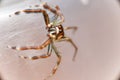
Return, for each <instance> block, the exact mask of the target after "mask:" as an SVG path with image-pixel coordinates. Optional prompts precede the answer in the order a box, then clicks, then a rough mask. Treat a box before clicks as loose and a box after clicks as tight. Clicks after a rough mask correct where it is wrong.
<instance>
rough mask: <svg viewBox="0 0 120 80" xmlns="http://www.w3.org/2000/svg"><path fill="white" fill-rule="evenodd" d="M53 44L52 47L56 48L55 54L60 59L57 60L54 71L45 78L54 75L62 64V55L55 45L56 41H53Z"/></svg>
mask: <svg viewBox="0 0 120 80" xmlns="http://www.w3.org/2000/svg"><path fill="white" fill-rule="evenodd" d="M51 46H52V49H53V50H54V52H55V54H56V55H57V58H58V60H57V63H56V65H55V66H54V68H53V70H52V72H51V73H50V75H49V76H47V77H46V78H45V79H44V80H47V79H48V78H50V77H52V76H53V75H54V74H55V73H56V71H57V69H58V67H59V65H60V62H61V55H60V54H59V52H58V50H57V48H56V47H55V45H54V43H51Z"/></svg>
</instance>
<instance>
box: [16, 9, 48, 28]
mask: <svg viewBox="0 0 120 80" xmlns="http://www.w3.org/2000/svg"><path fill="white" fill-rule="evenodd" d="M21 12H24V13H42V14H43V16H44V21H45V24H46V26H47V25H48V24H49V23H50V20H49V16H48V14H47V12H46V11H45V10H43V9H25V10H21V11H17V12H15V13H14V14H15V15H19V14H20V13H21Z"/></svg>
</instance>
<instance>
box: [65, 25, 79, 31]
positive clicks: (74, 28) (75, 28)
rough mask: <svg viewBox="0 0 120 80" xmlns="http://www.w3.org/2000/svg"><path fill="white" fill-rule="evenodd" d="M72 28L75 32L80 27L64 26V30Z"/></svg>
mask: <svg viewBox="0 0 120 80" xmlns="http://www.w3.org/2000/svg"><path fill="white" fill-rule="evenodd" d="M71 29H73V30H74V32H75V31H76V30H77V29H78V28H77V26H69V27H64V30H71Z"/></svg>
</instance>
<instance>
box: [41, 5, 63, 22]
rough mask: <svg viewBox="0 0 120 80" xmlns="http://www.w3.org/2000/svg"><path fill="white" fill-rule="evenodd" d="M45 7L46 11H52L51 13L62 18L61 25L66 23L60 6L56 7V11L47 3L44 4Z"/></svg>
mask: <svg viewBox="0 0 120 80" xmlns="http://www.w3.org/2000/svg"><path fill="white" fill-rule="evenodd" d="M43 7H44V8H45V9H47V10H49V11H51V12H52V13H54V14H55V15H58V16H60V18H61V20H60V22H59V23H60V24H61V23H62V22H64V16H63V14H62V13H61V11H60V8H59V6H56V7H55V9H54V8H52V7H51V6H49V5H48V4H47V3H44V4H43Z"/></svg>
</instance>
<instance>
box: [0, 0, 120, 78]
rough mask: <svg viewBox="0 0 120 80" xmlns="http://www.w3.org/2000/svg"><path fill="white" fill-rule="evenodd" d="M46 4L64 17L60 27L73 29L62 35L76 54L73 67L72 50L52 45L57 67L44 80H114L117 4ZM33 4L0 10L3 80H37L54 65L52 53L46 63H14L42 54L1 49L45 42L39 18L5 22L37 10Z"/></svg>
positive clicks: (63, 0) (118, 58) (106, 0)
mask: <svg viewBox="0 0 120 80" xmlns="http://www.w3.org/2000/svg"><path fill="white" fill-rule="evenodd" d="M14 1H15V0H13V2H14ZM46 1H48V2H49V3H51V4H53V5H56V4H57V5H59V6H60V7H61V10H62V12H63V14H64V16H65V23H64V24H63V25H64V26H74V25H75V26H78V27H79V29H78V31H77V32H76V33H75V34H72V31H66V34H67V35H68V36H70V37H72V39H73V40H74V41H75V43H76V44H77V46H78V48H79V51H78V55H77V57H76V61H75V62H72V56H73V53H74V49H73V47H72V46H71V45H70V44H69V43H58V44H57V47H58V48H59V50H60V52H61V55H62V63H61V65H60V67H59V69H58V71H57V72H56V74H55V75H54V76H53V77H52V78H50V79H49V80H115V79H116V77H118V75H119V72H120V23H119V22H120V8H119V5H118V3H117V2H116V1H115V0H89V3H88V4H87V5H84V4H82V3H81V2H80V0H76V1H75V0H60V1H49V0H46ZM15 2H16V1H15ZM38 2H39V0H33V1H32V0H28V1H24V0H23V2H22V1H21V2H19V3H12V5H9V6H4V7H1V9H0V51H1V52H0V72H1V74H2V76H3V78H4V79H5V80H43V78H44V77H46V76H47V75H48V74H49V73H50V71H51V69H52V67H53V65H54V64H55V62H56V59H57V58H56V56H55V55H54V53H53V55H52V56H51V57H50V58H48V59H44V60H43V59H39V60H37V61H31V60H23V59H20V58H19V57H18V55H28V56H33V55H40V54H42V53H45V52H46V50H41V51H35V50H33V51H31V50H30V51H14V50H11V49H8V48H7V47H6V46H7V45H21V46H22V45H38V44H42V42H44V40H46V39H47V37H46V31H45V30H44V29H43V27H44V21H43V17H42V15H41V14H29V15H28V14H21V15H19V16H14V15H12V17H11V18H9V17H8V15H9V14H12V13H14V11H18V10H21V9H25V8H28V7H29V5H33V4H39V3H38ZM4 4H5V3H4ZM41 29H43V30H41ZM63 45H64V46H63Z"/></svg>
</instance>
